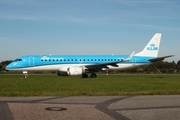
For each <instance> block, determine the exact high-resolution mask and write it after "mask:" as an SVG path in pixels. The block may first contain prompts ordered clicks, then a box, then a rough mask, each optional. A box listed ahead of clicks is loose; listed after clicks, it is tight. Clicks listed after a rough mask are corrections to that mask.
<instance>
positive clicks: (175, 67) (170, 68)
mask: <svg viewBox="0 0 180 120" xmlns="http://www.w3.org/2000/svg"><path fill="white" fill-rule="evenodd" d="M10 62H12V61H2V62H1V63H0V74H3V73H22V72H16V71H7V70H6V69H5V67H6V65H8V64H9V63H10ZM112 72H113V71H112ZM32 73H40V74H43V73H55V72H47V71H46V72H43V71H38V72H32ZM116 73H143V74H180V60H179V61H178V62H177V63H175V62H174V61H173V62H167V61H159V62H156V63H153V64H150V65H144V66H141V67H138V68H134V69H128V70H123V71H119V72H116Z"/></svg>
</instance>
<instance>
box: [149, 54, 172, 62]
mask: <svg viewBox="0 0 180 120" xmlns="http://www.w3.org/2000/svg"><path fill="white" fill-rule="evenodd" d="M173 56H174V55H168V56H164V57H157V58H152V59H149V61H150V62H158V61H162V60H164V59H165V58H168V57H173Z"/></svg>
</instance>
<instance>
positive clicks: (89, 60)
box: [6, 33, 174, 78]
mask: <svg viewBox="0 0 180 120" xmlns="http://www.w3.org/2000/svg"><path fill="white" fill-rule="evenodd" d="M160 41H161V33H156V34H155V35H154V36H153V37H152V39H151V40H150V41H149V43H148V44H147V45H146V46H145V48H144V49H143V50H142V51H141V52H139V53H136V54H135V52H133V53H132V54H130V55H96V56H94V55H73V56H70V55H30V56H22V57H19V58H18V59H16V60H14V61H13V62H11V63H10V64H9V65H7V66H6V70H14V71H23V74H24V78H27V77H28V71H57V74H58V75H59V76H73V75H82V78H88V73H91V75H90V77H91V78H96V77H97V75H96V72H98V71H109V70H112V71H120V70H125V69H131V68H136V67H139V66H142V65H148V64H151V63H154V62H158V61H161V60H164V59H165V58H168V57H172V56H174V55H168V56H163V57H158V52H159V47H160Z"/></svg>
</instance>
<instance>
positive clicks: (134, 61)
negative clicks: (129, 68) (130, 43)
mask: <svg viewBox="0 0 180 120" xmlns="http://www.w3.org/2000/svg"><path fill="white" fill-rule="evenodd" d="M132 64H133V65H136V58H135V57H133V58H132Z"/></svg>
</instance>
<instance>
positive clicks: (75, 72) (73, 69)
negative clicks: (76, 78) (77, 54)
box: [67, 67, 84, 75]
mask: <svg viewBox="0 0 180 120" xmlns="http://www.w3.org/2000/svg"><path fill="white" fill-rule="evenodd" d="M83 73H84V70H83V69H82V68H81V67H69V68H68V69H67V74H68V75H82V74H83Z"/></svg>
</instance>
